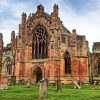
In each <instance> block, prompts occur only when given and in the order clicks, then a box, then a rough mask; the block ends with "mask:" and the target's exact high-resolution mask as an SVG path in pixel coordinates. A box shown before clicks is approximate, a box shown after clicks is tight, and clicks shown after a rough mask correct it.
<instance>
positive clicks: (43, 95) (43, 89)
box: [39, 78, 48, 100]
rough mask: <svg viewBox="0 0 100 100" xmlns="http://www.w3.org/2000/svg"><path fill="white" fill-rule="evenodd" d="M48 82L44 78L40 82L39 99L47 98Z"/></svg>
mask: <svg viewBox="0 0 100 100" xmlns="http://www.w3.org/2000/svg"><path fill="white" fill-rule="evenodd" d="M47 88H48V80H47V79H46V78H43V79H41V80H40V81H39V99H42V100H44V99H45V98H47Z"/></svg>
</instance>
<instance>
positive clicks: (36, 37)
mask: <svg viewBox="0 0 100 100" xmlns="http://www.w3.org/2000/svg"><path fill="white" fill-rule="evenodd" d="M47 56H48V42H47V31H46V29H45V28H44V27H43V26H42V25H38V26H36V28H35V29H34V31H33V44H32V58H33V59H43V58H47Z"/></svg>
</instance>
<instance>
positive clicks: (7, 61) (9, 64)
mask: <svg viewBox="0 0 100 100" xmlns="http://www.w3.org/2000/svg"><path fill="white" fill-rule="evenodd" d="M3 69H5V72H4V73H3V74H8V75H11V74H12V59H11V58H6V59H5V61H4V68H3Z"/></svg>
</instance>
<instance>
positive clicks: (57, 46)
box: [0, 4, 88, 83]
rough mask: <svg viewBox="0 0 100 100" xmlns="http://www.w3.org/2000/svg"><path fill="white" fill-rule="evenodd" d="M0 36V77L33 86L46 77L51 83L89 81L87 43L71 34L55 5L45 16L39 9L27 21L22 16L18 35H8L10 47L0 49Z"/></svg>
mask: <svg viewBox="0 0 100 100" xmlns="http://www.w3.org/2000/svg"><path fill="white" fill-rule="evenodd" d="M2 37H3V36H2V34H0V52H1V54H2V56H1V58H0V60H1V62H2V64H0V71H1V72H0V73H1V77H8V78H9V77H11V76H16V81H17V82H18V81H20V80H27V79H30V80H31V82H32V83H35V82H38V81H39V80H40V79H41V78H43V77H46V78H47V79H48V80H50V81H54V80H58V79H60V80H62V82H64V83H66V82H68V81H69V80H70V81H71V80H88V41H86V37H85V36H84V35H77V32H76V30H75V29H74V30H72V32H70V31H69V30H68V29H67V28H66V27H64V25H63V24H62V21H61V20H60V18H59V11H58V5H56V4H55V5H54V7H53V12H52V13H51V14H48V13H46V12H45V11H44V7H43V6H42V5H39V6H37V11H36V12H35V13H31V14H30V15H29V16H28V17H27V14H26V13H22V20H21V23H20V24H19V34H18V35H17V36H16V37H15V32H14V31H12V33H11V43H10V44H8V45H7V47H3V40H2Z"/></svg>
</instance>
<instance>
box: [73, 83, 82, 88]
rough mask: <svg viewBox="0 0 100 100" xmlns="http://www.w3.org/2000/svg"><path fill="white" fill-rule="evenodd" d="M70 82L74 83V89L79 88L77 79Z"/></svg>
mask: <svg viewBox="0 0 100 100" xmlns="http://www.w3.org/2000/svg"><path fill="white" fill-rule="evenodd" d="M72 82H73V83H74V85H75V86H74V88H75V89H80V88H81V87H80V85H79V84H78V82H77V81H72Z"/></svg>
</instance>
